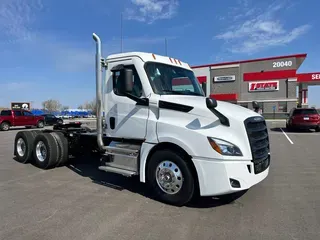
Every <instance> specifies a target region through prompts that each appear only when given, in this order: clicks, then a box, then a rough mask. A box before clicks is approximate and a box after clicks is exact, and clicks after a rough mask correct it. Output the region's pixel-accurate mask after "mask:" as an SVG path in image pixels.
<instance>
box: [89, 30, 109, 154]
mask: <svg viewBox="0 0 320 240" xmlns="http://www.w3.org/2000/svg"><path fill="white" fill-rule="evenodd" d="M92 35H93V39H94V40H95V42H96V108H97V109H96V111H97V143H98V147H99V149H100V150H101V151H104V150H106V146H104V143H103V140H102V134H103V132H102V106H103V105H102V101H103V100H102V71H103V69H102V63H103V61H104V60H103V59H102V56H101V40H100V38H99V36H98V35H97V34H95V33H93V34H92Z"/></svg>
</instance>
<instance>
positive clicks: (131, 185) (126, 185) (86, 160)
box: [67, 156, 244, 208]
mask: <svg viewBox="0 0 320 240" xmlns="http://www.w3.org/2000/svg"><path fill="white" fill-rule="evenodd" d="M99 166H100V161H99V158H98V157H91V156H90V157H78V158H75V159H72V161H71V162H70V164H69V165H67V168H69V169H70V170H72V171H73V172H75V173H77V174H79V175H80V176H82V177H87V178H90V179H91V180H92V182H93V183H96V184H100V185H103V186H105V187H110V188H113V189H116V190H119V191H122V190H128V191H130V192H133V193H137V194H140V195H142V196H143V197H146V198H149V199H151V200H155V201H158V200H157V199H156V198H155V196H154V195H153V194H152V192H151V191H150V190H149V188H148V187H147V185H146V184H144V183H141V182H139V177H138V176H136V177H129V178H127V177H124V176H121V175H118V174H114V173H106V172H104V171H101V170H99V169H98V167H99ZM243 194H244V192H243V193H242V192H241V193H239V194H238V196H232V198H230V197H226V198H219V197H217V198H213V197H196V198H194V199H193V200H192V201H191V202H190V203H188V204H187V205H186V207H189V208H213V207H219V206H222V205H226V204H230V203H232V202H233V201H234V200H236V199H237V198H238V197H241V196H242V195H243Z"/></svg>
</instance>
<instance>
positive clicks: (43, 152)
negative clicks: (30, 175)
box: [36, 141, 47, 162]
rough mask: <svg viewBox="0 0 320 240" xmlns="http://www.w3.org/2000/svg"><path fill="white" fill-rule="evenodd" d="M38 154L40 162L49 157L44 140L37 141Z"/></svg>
mask: <svg viewBox="0 0 320 240" xmlns="http://www.w3.org/2000/svg"><path fill="white" fill-rule="evenodd" d="M36 155H37V158H38V160H39V161H40V162H43V161H44V160H45V159H46V157H47V148H46V146H45V145H44V143H43V142H42V141H39V142H38V143H37V146H36Z"/></svg>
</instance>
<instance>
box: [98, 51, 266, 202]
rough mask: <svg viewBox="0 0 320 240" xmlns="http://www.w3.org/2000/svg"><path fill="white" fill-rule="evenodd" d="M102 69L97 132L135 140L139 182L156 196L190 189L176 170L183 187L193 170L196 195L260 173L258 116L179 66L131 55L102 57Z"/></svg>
mask: <svg viewBox="0 0 320 240" xmlns="http://www.w3.org/2000/svg"><path fill="white" fill-rule="evenodd" d="M103 67H104V68H105V71H106V77H105V81H104V92H103V94H104V111H105V114H106V125H107V127H106V128H105V129H104V134H105V135H106V136H107V137H109V138H114V139H128V140H129V139H134V140H138V141H140V142H141V152H140V154H141V155H140V156H141V158H140V160H139V164H140V166H139V174H140V180H141V181H142V182H146V181H154V185H155V186H154V187H155V188H156V186H158V188H160V189H162V191H163V192H165V193H166V194H167V195H166V194H164V195H166V196H167V197H165V198H164V199H166V200H168V199H170V197H171V201H173V200H172V198H175V197H174V195H175V194H177V195H179V191H181V192H183V191H192V190H190V189H191V188H193V187H190V186H188V187H189V188H190V189H189V190H185V189H187V188H188V187H185V189H184V187H183V186H182V185H181V184H182V182H181V184H180V181H179V180H178V179H179V176H180V175H179V174H181V179H184V181H185V184H186V185H188V181H187V180H186V177H188V178H190V176H188V175H192V174H193V178H194V179H195V182H197V184H198V186H197V187H198V190H199V193H200V195H201V196H220V195H226V194H232V193H236V192H239V191H242V190H245V189H248V188H250V187H251V186H253V185H255V184H257V183H259V182H260V181H262V180H263V179H265V178H266V177H267V175H268V172H269V164H270V148H269V137H268V131H267V126H266V122H265V120H264V118H263V117H262V116H261V115H260V114H257V113H255V112H254V111H252V110H249V109H246V108H243V107H241V106H238V105H235V104H232V103H227V102H222V101H216V100H215V99H210V98H207V97H206V96H205V94H204V92H203V89H202V87H201V85H200V83H199V82H198V80H197V78H196V76H195V74H194V73H193V71H192V69H191V68H190V66H189V65H188V64H187V63H184V62H182V61H180V60H177V59H174V58H170V57H167V56H159V55H156V54H152V53H141V52H131V53H125V54H124V53H121V54H114V55H111V56H109V57H108V58H106V59H105V60H103ZM157 152H158V153H157ZM156 153H157V154H156ZM153 154H156V156H157V159H161V160H155V163H154V164H155V165H153V164H151V165H152V166H153V167H154V168H155V169H158V170H155V172H154V173H149V172H150V171H152V170H149V169H148V168H149V167H150V158H152V157H151V156H153ZM179 157H180V158H181V159H180V160H179ZM148 163H149V165H148ZM172 166H174V167H172ZM184 168H188V169H189V172H188V171H186V170H185V169H184ZM111 171H112V170H111ZM176 171H178V172H179V174H176ZM148 174H149V175H148ZM150 178H151V179H150ZM161 178H162V179H164V180H162V182H161V180H160V179H161ZM165 179H169V180H167V181H166V180H165ZM173 179H175V180H173ZM170 181H171V182H170ZM177 183H178V184H177ZM166 186H167V188H166ZM194 186H195V185H194ZM160 195H161V194H160ZM168 201H170V200H168ZM181 201H185V200H181Z"/></svg>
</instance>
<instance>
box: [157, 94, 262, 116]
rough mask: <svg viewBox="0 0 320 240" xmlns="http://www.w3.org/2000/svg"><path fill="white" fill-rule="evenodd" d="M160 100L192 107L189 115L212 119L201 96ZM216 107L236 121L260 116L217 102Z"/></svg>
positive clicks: (237, 106) (161, 98) (251, 111)
mask: <svg viewBox="0 0 320 240" xmlns="http://www.w3.org/2000/svg"><path fill="white" fill-rule="evenodd" d="M160 100H162V101H167V102H172V103H178V104H182V105H187V106H191V107H193V109H192V110H191V111H190V112H189V114H193V115H196V116H200V117H204V118H212V116H213V113H212V112H211V111H210V109H208V108H207V105H206V97H201V96H189V95H188V96H180V95H178V96H177V95H161V97H160ZM217 103H218V105H217V107H216V110H218V111H219V112H220V113H222V114H223V115H225V116H226V117H227V118H229V119H235V120H236V121H244V120H245V119H247V118H248V117H255V116H260V117H261V115H260V114H258V113H256V112H254V111H253V110H250V109H247V108H244V107H241V106H239V105H236V104H233V103H229V102H223V101H217Z"/></svg>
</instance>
